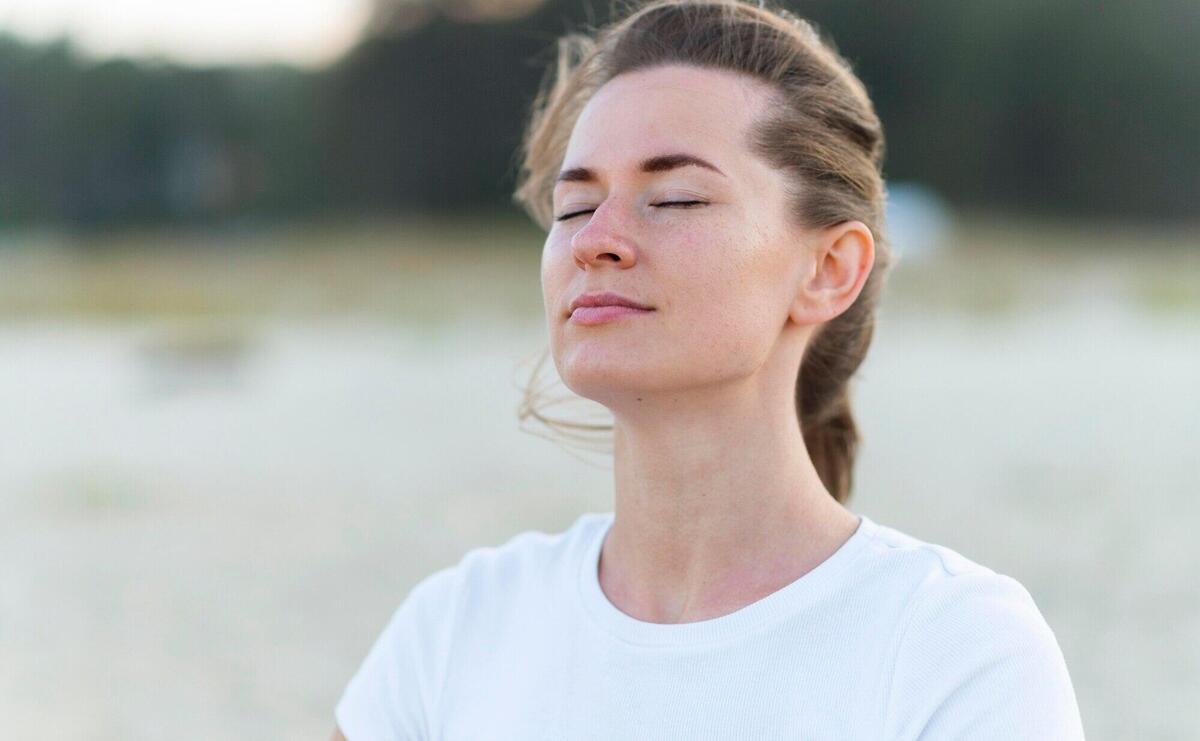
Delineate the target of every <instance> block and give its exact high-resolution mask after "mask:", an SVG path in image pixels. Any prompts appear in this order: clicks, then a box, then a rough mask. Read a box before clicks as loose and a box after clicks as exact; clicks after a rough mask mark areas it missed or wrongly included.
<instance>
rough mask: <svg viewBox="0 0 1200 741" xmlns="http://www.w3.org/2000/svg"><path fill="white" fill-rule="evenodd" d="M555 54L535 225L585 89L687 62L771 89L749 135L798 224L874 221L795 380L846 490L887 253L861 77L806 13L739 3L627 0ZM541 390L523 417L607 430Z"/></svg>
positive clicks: (530, 176)
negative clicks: (855, 278) (843, 291)
mask: <svg viewBox="0 0 1200 741" xmlns="http://www.w3.org/2000/svg"><path fill="white" fill-rule="evenodd" d="M557 52H558V53H557V59H556V61H555V63H554V64H553V65H551V67H550V68H549V69H548V70H547V73H546V76H545V77H544V78H543V80H542V85H541V88H540V89H539V91H538V94H537V96H536V97H535V99H534V101H533V104H532V107H531V112H530V118H529V121H528V125H527V127H526V130H525V135H524V138H523V140H522V145H521V152H520V154H521V157H522V162H521V169H520V172H519V174H518V179H517V187H516V190H515V193H514V195H513V200H514V201H515V202H516V203H518V204H519V205H521V207H522V208H524V209H525V211H526V212H527V213H528V214H529V215H530V217H531V218H533V219H534V221H536V222H537V223H538V224H539V225H540V226H541V227H542V228H543V229H545V230H547V231H549V229H550V228H551V226H552V220H553V214H552V211H551V209H552V193H553V187H554V178H555V176H556V175H557V173H558V170H559V168H560V167H561V166H562V162H563V157H564V155H565V152H566V148H567V143H568V141H569V139H570V136H571V131H572V130H573V128H574V124H575V121H576V119H577V118H578V116H579V114H580V112H581V111H582V110H583V107H584V106H585V105H586V104H587V101H588V100H589V99H590V98H591V96H592V95H593V94H594V93H595V92H596V91H597V90H598V89H599V88H600V87H601V86H602V85H604V83H606V82H608V81H609V80H611V79H613V78H614V77H616V76H617V75H620V74H622V73H625V72H631V71H633V70H640V69H647V68H650V67H653V66H657V65H662V64H672V63H674V64H679V63H682V64H690V65H695V66H700V67H708V68H716V69H724V70H733V71H736V72H741V73H743V74H747V75H750V76H752V77H754V78H756V79H758V80H761V81H764V82H766V83H767V84H768V85H769V86H770V88H771V89H772V91H773V96H774V97H773V101H772V105H771V106H770V108H769V110H771V113H770V114H767V115H765V116H763V118H762V119H761V120H759V121H757V122H756V123H755V125H754V127H753V130H752V134H751V136H750V142H749V144H750V147H751V150H752V151H753V152H755V153H756V154H758V155H759V156H761V157H762V158H763V159H764V161H766V162H767V163H769V164H771V165H772V166H773V167H775V168H777V169H779V170H780V171H782V172H784V173H785V174H787V175H788V176H789V182H790V183H791V187H790V188H789V193H788V198H789V205H790V208H791V211H792V215H793V216H794V218H795V219H796V221H797V223H799V224H801V225H803V226H806V227H812V228H819V227H825V226H833V225H835V224H840V223H842V222H845V221H849V220H859V221H861V222H863V223H864V224H866V225H867V227H868V228H869V229H870V230H871V232H872V235H873V236H874V237H875V262H874V266H873V268H872V271H871V274H870V275H869V276H868V279H867V281H866V283H865V285H864V286H863V288H862V291H861V293H860V294H859V296H858V297H857V298H856V299H855V301H854V303H853V304H851V306H850V307H849V308H848V309H846V311H844V312H842V313H841V314H840V315H838V316H837V317H834V318H833V319H830V320H829V321H827V322H825V323H824V324H823V325H822V326H821V327H820V328H819V329H818V330H817V331H816V332H815V333H814V335H813V337H812V338H811V340H810V342H809V345H808V347H807V348H805V352H804V356H803V359H802V361H801V363H800V368H799V372H798V374H797V381H796V392H795V405H796V414H797V417H798V419H799V423H800V428H801V431H802V433H803V436H804V443H805V446H806V447H807V448H808V452H809V455H810V457H811V459H812V461H813V465H814V466H815V468H816V470H817V473H818V474H819V475H820V477H821V481H822V483H823V484H824V485H825V487H826V489H828V490H829V492H830V494H832V495H833V497H834V499H836V500H837V501H839V502H844V501H846V500H847V498H848V497H849V496H850V491H851V487H852V483H853V466H854V458H855V454H856V452H857V448H858V443H859V434H858V429H857V426H856V425H855V422H854V416H853V414H852V411H851V404H850V388H849V384H850V379H851V376H852V375H853V374H854V373H855V371H857V369H858V367H859V366H860V365H861V364H862V361H863V358H864V357H865V356H866V353H867V349H868V347H869V346H870V343H871V335H872V332H873V329H874V323H875V310H876V307H877V305H878V303H879V299H880V294H881V291H882V286H883V282H884V278H885V275H886V272H887V269H888V267H889V265H890V263H891V251H890V249H889V247H888V245H887V241H886V239H884V236H883V218H884V202H885V191H884V182H883V174H882V163H883V156H884V138H883V127H882V124H881V123H880V121H879V117H878V116H877V115H876V113H875V110H874V106H873V105H872V103H871V100H870V98H869V97H868V95H867V91H866V88H865V87H864V86H863V84H862V82H861V81H860V80H859V79H858V78H857V77H856V76H855V75H854V73H853V71H852V70H851V67H850V64H849V63H848V62H847V61H846V60H845V59H844V58H843V57H842V56H841V55H839V54H838V52H837V50H836V48H835V47H834V45H833V44H832V42H830V41H829V40H827V39H824V38H822V36H821V35H820V34H819V33H818V31H817V30H816V28H815V27H814V26H813V25H812V24H811V23H810V22H809V21H807V20H805V19H803V18H800V17H797V16H796V15H794V14H792V13H791V12H789V11H787V10H784V9H776V8H767V7H765V6H764V5H762V4H758V3H756V4H750V3H747V2H742V1H741V0H654V1H653V2H648V3H638V2H629V3H626V4H625V7H624V8H623V14H622V16H621V17H619V18H618V19H617V20H615V21H613V22H612V23H610V24H609V25H607V26H605V27H603V28H601V29H599V30H598V31H595V32H594V33H593V34H591V35H589V34H584V33H569V34H566V35H565V36H563V37H562V38H560V39H559V40H558V42H557ZM544 360H545V356H543V362H544ZM539 367H540V364H539ZM542 401H543V399H542V395H541V393H540V391H538V390H536V389H533V388H532V387H531V386H527V387H526V389H525V398H524V401H523V403H522V405H521V408H520V410H519V415H520V418H521V420H522V421H524V420H525V419H526V418H529V417H533V418H536V419H538V420H539V421H541V422H542V423H544V424H546V425H547V426H550V427H552V428H557V429H559V430H561V431H563V432H564V433H567V434H570V430H579V431H584V432H587V431H600V430H611V425H608V426H605V425H596V424H581V423H574V422H571V421H567V420H558V419H553V418H551V417H548V416H546V415H545V414H543V412H542V411H541V410H540V409H539V406H540V405H541V403H542Z"/></svg>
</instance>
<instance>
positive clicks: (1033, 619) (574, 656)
mask: <svg viewBox="0 0 1200 741" xmlns="http://www.w3.org/2000/svg"><path fill="white" fill-rule="evenodd" d="M859 518H860V524H859V527H858V529H857V530H856V531H855V533H854V534H853V535H852V536H851V537H850V539H849V540H847V541H846V542H845V543H844V544H843V545H842V546H841V547H840V548H839V549H838V550H837V551H835V552H834V553H833V555H831V556H830V557H829V558H827V559H826V560H825V561H823V562H822V563H821V564H819V565H818V566H817V567H816V568H814V569H812V570H811V571H809V572H808V573H806V574H804V575H803V576H801V577H800V578H799V579H797V580H796V581H794V582H792V583H790V584H788V585H787V586H785V587H783V588H782V589H780V590H778V591H776V592H774V593H772V594H770V595H768V596H766V597H764V598H762V599H760V600H758V601H757V602H754V603H752V604H750V605H747V606H746V607H743V608H741V609H740V610H737V611H736V612H733V613H730V614H728V615H723V616H720V617H717V618H713V619H710V620H702V621H699V622H691V623H676V624H660V623H650V622H643V621H641V620H637V619H635V618H633V617H631V616H629V615H627V614H625V613H623V612H621V611H620V610H619V609H617V608H616V607H615V606H614V605H613V604H612V603H611V602H609V601H608V598H607V597H606V596H605V594H604V592H603V591H602V590H601V588H600V583H599V579H598V570H597V564H598V558H599V554H600V546H601V543H602V541H603V538H604V537H605V535H606V534H607V532H608V528H609V526H610V525H611V523H612V519H613V513H611V512H608V513H595V512H593V513H587V514H584V515H581V516H580V517H579V518H578V519H577V520H576V521H575V523H574V524H573V525H571V527H570V528H568V529H567V530H566V531H564V532H561V533H557V534H547V533H544V532H540V531H533V530H530V531H526V532H523V533H520V534H519V535H516V536H513V537H512V538H511V539H510V540H508V541H507V542H505V543H504V544H503V545H500V546H487V547H481V548H475V549H473V550H471V551H468V552H467V553H466V555H464V556H463V557H462V559H461V561H460V562H459V563H458V564H456V565H454V566H448V567H446V568H444V569H442V570H440V571H437V572H434V573H433V574H430V575H429V576H427V577H425V578H424V579H422V580H421V581H420V582H418V583H417V585H416V586H414V587H413V588H412V590H411V591H410V592H409V594H408V596H407V597H406V598H405V599H404V601H403V603H402V604H401V605H400V607H399V608H398V609H397V610H396V612H395V614H394V615H393V616H392V618H391V620H390V622H389V623H388V624H387V627H386V628H385V629H384V630H383V633H382V634H381V635H380V636H379V638H378V639H377V640H376V642H375V644H374V645H373V646H372V648H371V650H370V652H369V653H368V655H367V657H366V659H365V660H364V661H363V663H362V666H361V667H360V668H359V669H358V672H357V673H356V674H355V675H354V677H353V678H352V679H351V680H350V682H349V684H348V685H347V686H346V688H345V691H344V693H343V695H342V697H341V700H340V701H339V702H338V705H337V709H336V717H337V723H338V726H339V727H340V728H341V729H342V732H343V733H344V734H345V735H346V738H347V739H348V741H376V740H379V741H382V740H384V739H428V740H430V741H435V740H436V741H468V740H469V741H479V740H481V739H488V740H489V741H493V740H496V741H503V740H507V739H513V740H516V739H520V740H522V741H529V740H530V739H554V740H555V741H562V740H564V739H604V740H605V741H613V740H614V739H617V740H623V739H648V740H649V739H653V740H654V741H662V740H663V739H706V740H707V739H819V740H821V741H824V740H826V739H869V740H871V741H875V740H876V739H881V740H885V741H893V740H895V741H899V740H901V739H906V740H908V739H911V740H916V739H920V740H921V741H942V740H948V739H972V740H990V739H1004V740H1005V741H1011V740H1014V739H1020V740H1021V741H1043V740H1044V741H1051V740H1053V741H1076V740H1078V739H1083V728H1082V722H1081V720H1080V716H1079V708H1078V706H1077V704H1076V699H1075V692H1074V688H1073V687H1072V684H1071V679H1070V677H1069V675H1068V673H1067V666H1066V662H1065V661H1064V659H1063V654H1062V651H1061V650H1060V648H1059V645H1058V642H1057V641H1056V639H1055V637H1054V634H1053V632H1052V631H1051V629H1050V627H1049V625H1048V624H1047V623H1046V621H1045V619H1044V618H1043V616H1042V614H1041V612H1040V611H1039V610H1038V608H1037V606H1036V605H1035V604H1034V601H1033V598H1032V597H1031V596H1030V594H1029V592H1028V591H1027V590H1026V589H1025V588H1024V587H1023V586H1022V585H1021V584H1020V583H1019V582H1017V581H1016V580H1015V579H1013V578H1011V577H1009V576H1005V575H1001V574H997V573H996V572H994V571H992V570H991V569H988V568H987V567H984V566H981V565H979V564H977V563H975V562H973V561H971V560H969V559H967V558H965V557H964V556H962V555H960V554H958V553H957V552H955V551H953V550H951V549H949V548H946V547H944V546H939V545H933V544H930V543H925V542H923V541H920V540H917V539H915V538H913V537H911V536H909V535H906V534H904V533H901V532H899V531H897V530H894V529H892V528H889V527H887V526H885V525H880V524H877V523H875V522H874V521H872V520H871V519H870V518H868V517H867V516H865V515H861V514H860V515H859Z"/></svg>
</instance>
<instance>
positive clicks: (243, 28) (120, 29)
mask: <svg viewBox="0 0 1200 741" xmlns="http://www.w3.org/2000/svg"><path fill="white" fill-rule="evenodd" d="M371 5H372V3H371V0H287V1H286V2H279V0H0V33H3V32H7V33H12V34H14V35H16V36H19V37H21V38H24V39H28V40H32V41H46V40H50V39H53V38H57V37H60V36H63V35H66V36H68V37H69V38H70V39H71V40H72V41H73V42H74V44H75V45H76V46H77V47H78V48H79V49H80V50H81V51H82V52H84V53H85V54H88V55H89V56H93V57H107V56H134V57H143V58H145V57H159V58H165V59H169V60H171V61H175V62H180V63H184V64H197V65H210V64H241V63H257V62H287V63H291V64H297V65H301V66H306V67H314V66H320V65H322V64H325V63H328V62H330V61H332V60H333V59H335V58H336V57H337V56H339V55H340V54H341V53H342V52H343V51H345V50H347V49H348V48H350V46H352V45H353V44H354V42H355V40H356V39H357V37H358V35H359V33H360V32H361V31H362V29H363V27H364V26H365V25H366V22H367V19H368V17H369V15H370V13H371Z"/></svg>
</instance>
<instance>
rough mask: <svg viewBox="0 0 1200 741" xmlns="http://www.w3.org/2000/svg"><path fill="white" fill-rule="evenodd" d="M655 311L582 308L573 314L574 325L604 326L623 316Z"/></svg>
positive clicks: (600, 307) (599, 307) (625, 308)
mask: <svg viewBox="0 0 1200 741" xmlns="http://www.w3.org/2000/svg"><path fill="white" fill-rule="evenodd" d="M652 311H654V309H635V308H633V307H632V306H611V305H610V306H580V307H578V308H577V309H575V311H573V312H571V318H570V320H569V321H571V322H572V323H574V324H603V323H604V322H609V321H612V320H613V319H619V318H620V317H623V316H634V315H637V314H649V313H651V312H652Z"/></svg>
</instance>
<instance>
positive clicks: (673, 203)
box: [554, 201, 708, 221]
mask: <svg viewBox="0 0 1200 741" xmlns="http://www.w3.org/2000/svg"><path fill="white" fill-rule="evenodd" d="M706 203H708V201H666V202H665V203H652V204H650V205H652V206H685V207H687V208H694V207H695V206H703V205H705V204H706ZM595 210H596V209H594V208H590V209H587V210H585V211H576V212H575V213H573V214H563V215H562V216H558V217H556V218H555V219H554V220H555V221H566V220H567V219H573V218H575V217H576V216H582V215H584V214H586V213H591V212H592V211H595Z"/></svg>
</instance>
